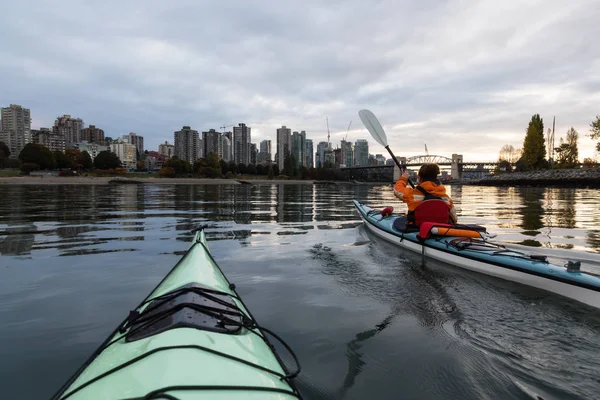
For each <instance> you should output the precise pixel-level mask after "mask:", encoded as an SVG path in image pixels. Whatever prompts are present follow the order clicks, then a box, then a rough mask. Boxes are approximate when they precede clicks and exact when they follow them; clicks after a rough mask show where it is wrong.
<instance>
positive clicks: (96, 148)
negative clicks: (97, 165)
mask: <svg viewBox="0 0 600 400" xmlns="http://www.w3.org/2000/svg"><path fill="white" fill-rule="evenodd" d="M67 148H69V149H76V150H79V151H87V152H88V154H89V155H90V157H92V161H93V160H94V158H96V156H97V155H98V154H99V153H100V152H101V151H110V148H109V147H108V146H103V145H101V144H98V143H89V142H85V141H83V142H79V143H69V144H68V146H67ZM119 159H121V158H120V157H119ZM121 162H123V160H121Z"/></svg>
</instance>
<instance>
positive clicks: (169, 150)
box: [158, 141, 175, 160]
mask: <svg viewBox="0 0 600 400" xmlns="http://www.w3.org/2000/svg"><path fill="white" fill-rule="evenodd" d="M158 153H159V154H161V155H163V156H164V157H165V158H166V159H167V160H168V159H169V158H171V157H173V156H174V155H175V146H173V145H172V144H170V143H169V142H167V141H165V142H164V143H161V144H159V145H158Z"/></svg>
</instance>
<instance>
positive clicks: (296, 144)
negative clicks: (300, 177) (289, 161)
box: [292, 131, 306, 167]
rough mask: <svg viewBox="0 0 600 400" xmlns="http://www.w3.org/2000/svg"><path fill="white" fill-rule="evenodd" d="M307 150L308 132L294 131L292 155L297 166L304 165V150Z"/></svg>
mask: <svg viewBox="0 0 600 400" xmlns="http://www.w3.org/2000/svg"><path fill="white" fill-rule="evenodd" d="M305 151H306V132H305V131H301V132H294V133H293V134H292V155H293V156H294V158H295V159H296V167H300V166H302V165H304V162H305V159H304V152H305Z"/></svg>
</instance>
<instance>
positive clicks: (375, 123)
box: [358, 110, 415, 188]
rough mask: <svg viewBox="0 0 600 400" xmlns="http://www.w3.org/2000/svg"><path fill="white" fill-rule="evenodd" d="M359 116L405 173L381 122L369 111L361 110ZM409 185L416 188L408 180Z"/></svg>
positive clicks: (374, 137)
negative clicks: (388, 141) (391, 147)
mask: <svg viewBox="0 0 600 400" xmlns="http://www.w3.org/2000/svg"><path fill="white" fill-rule="evenodd" d="M358 116H359V117H360V120H361V121H362V123H363V124H364V125H365V126H366V127H367V130H368V131H369V133H370V134H371V136H373V139H375V141H376V142H377V143H379V144H380V145H382V146H383V147H385V148H386V149H387V151H388V152H389V153H390V155H391V156H392V160H394V162H395V163H396V165H397V166H398V168H400V171H404V168H403V167H402V165H401V164H400V161H398V160H397V159H396V156H395V155H394V153H392V150H391V149H390V146H389V145H388V143H387V137H386V136H385V132H384V130H383V127H382V126H381V124H380V123H379V120H378V119H377V117H376V116H375V114H373V113H372V112H371V111H369V110H360V111H359V112H358ZM408 183H409V184H410V186H411V187H413V188H414V187H415V185H413V183H412V182H411V181H410V179H408Z"/></svg>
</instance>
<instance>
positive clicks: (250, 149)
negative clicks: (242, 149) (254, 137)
mask: <svg viewBox="0 0 600 400" xmlns="http://www.w3.org/2000/svg"><path fill="white" fill-rule="evenodd" d="M248 152H249V154H250V164H252V165H256V157H257V155H258V149H257V148H256V143H250V144H248Z"/></svg>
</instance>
